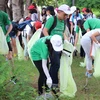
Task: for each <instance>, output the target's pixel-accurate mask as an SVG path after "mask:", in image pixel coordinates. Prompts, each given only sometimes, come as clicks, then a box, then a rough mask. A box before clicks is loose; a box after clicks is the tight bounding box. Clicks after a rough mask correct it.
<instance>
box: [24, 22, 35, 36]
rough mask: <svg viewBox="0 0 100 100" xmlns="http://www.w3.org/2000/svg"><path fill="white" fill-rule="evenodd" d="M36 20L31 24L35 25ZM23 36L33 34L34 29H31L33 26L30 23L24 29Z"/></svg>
mask: <svg viewBox="0 0 100 100" xmlns="http://www.w3.org/2000/svg"><path fill="white" fill-rule="evenodd" d="M34 23H35V22H31V25H32V26H33V25H34ZM22 34H23V36H26V35H30V36H32V34H33V31H32V29H31V27H30V26H29V25H26V27H25V29H24V30H23V33H22Z"/></svg>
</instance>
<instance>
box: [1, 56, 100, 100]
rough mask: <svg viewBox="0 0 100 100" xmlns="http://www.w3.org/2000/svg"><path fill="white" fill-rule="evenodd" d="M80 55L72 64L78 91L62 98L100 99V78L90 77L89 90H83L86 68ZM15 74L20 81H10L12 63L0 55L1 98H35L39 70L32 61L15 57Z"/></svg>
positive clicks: (5, 99) (2, 99)
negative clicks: (82, 64) (73, 95)
mask: <svg viewBox="0 0 100 100" xmlns="http://www.w3.org/2000/svg"><path fill="white" fill-rule="evenodd" d="M81 61H83V59H82V58H80V57H74V59H73V64H72V73H73V77H74V80H75V82H76V85H77V89H78V90H77V92H76V95H75V97H74V98H68V97H64V98H61V100H100V79H96V78H94V77H93V78H91V79H89V86H88V87H89V90H88V91H82V88H83V86H84V84H85V79H86V78H85V75H84V74H85V68H83V67H80V66H79V64H80V62H81ZM14 64H15V71H14V74H15V75H16V77H17V79H18V83H17V84H16V85H14V84H13V83H11V82H10V83H8V84H7V85H5V86H4V84H6V83H7V82H8V81H9V80H10V77H11V75H10V72H11V64H9V62H8V61H5V58H4V56H2V55H0V100H35V99H34V97H35V96H36V95H37V92H36V91H37V78H38V71H37V69H36V68H35V67H34V66H33V65H32V63H31V61H30V60H29V61H18V60H17V58H15V59H14Z"/></svg>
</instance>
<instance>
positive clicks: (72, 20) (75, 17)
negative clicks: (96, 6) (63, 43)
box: [69, 7, 84, 37]
mask: <svg viewBox="0 0 100 100" xmlns="http://www.w3.org/2000/svg"><path fill="white" fill-rule="evenodd" d="M83 18H84V17H83V16H82V15H81V14H80V11H79V8H76V9H75V7H74V13H73V14H72V15H71V17H70V20H69V21H70V24H71V29H70V32H71V34H73V35H74V37H75V35H76V26H77V21H78V20H82V19H83Z"/></svg>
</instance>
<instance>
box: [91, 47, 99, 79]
mask: <svg viewBox="0 0 100 100" xmlns="http://www.w3.org/2000/svg"><path fill="white" fill-rule="evenodd" d="M93 76H94V77H96V78H98V77H99V78H100V48H97V50H96V51H95V58H94V73H93Z"/></svg>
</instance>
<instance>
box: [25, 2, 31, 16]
mask: <svg viewBox="0 0 100 100" xmlns="http://www.w3.org/2000/svg"><path fill="white" fill-rule="evenodd" d="M31 3H32V0H25V8H24V17H26V16H27V15H28V6H29V5H30V4H31Z"/></svg>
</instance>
